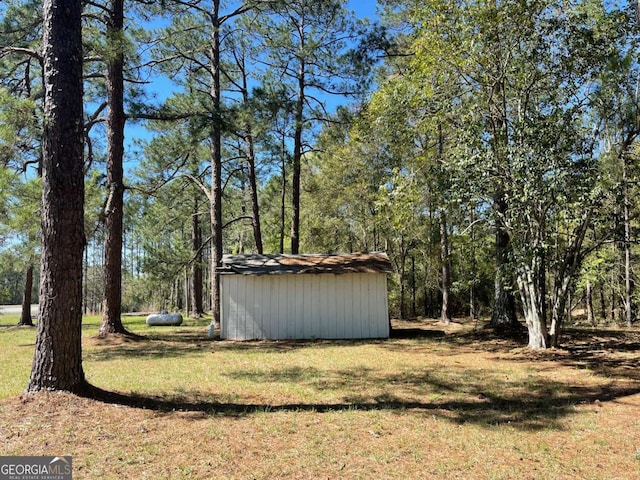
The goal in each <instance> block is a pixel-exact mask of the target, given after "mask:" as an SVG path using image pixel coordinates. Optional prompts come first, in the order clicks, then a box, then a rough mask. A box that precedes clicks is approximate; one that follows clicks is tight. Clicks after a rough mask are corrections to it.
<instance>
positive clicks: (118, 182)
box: [99, 0, 128, 337]
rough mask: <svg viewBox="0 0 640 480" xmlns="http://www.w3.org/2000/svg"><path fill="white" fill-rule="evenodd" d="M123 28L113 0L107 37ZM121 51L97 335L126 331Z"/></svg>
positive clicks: (110, 134) (110, 86) (111, 82)
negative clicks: (100, 314) (102, 284)
mask: <svg viewBox="0 0 640 480" xmlns="http://www.w3.org/2000/svg"><path fill="white" fill-rule="evenodd" d="M123 29H124V0H112V1H111V8H110V11H109V19H108V38H115V39H116V41H117V39H118V38H120V35H122V33H123ZM123 70H124V54H123V52H122V47H120V46H118V45H116V46H115V51H114V52H112V56H111V57H110V58H109V60H108V62H107V95H108V105H109V113H108V114H107V188H108V190H109V197H108V200H107V204H106V207H105V212H104V213H105V239H104V296H103V300H102V302H103V308H102V324H101V325H100V331H99V336H101V337H105V336H107V335H109V334H111V333H128V332H127V330H126V329H125V328H124V325H122V316H121V314H122V223H123V216H124V173H123V158H124V124H125V114H124V73H123Z"/></svg>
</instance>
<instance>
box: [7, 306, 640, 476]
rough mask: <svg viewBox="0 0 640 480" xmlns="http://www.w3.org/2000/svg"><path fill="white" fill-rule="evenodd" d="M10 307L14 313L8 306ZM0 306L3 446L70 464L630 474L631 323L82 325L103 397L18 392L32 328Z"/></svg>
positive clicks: (638, 462) (209, 471) (633, 407)
mask: <svg viewBox="0 0 640 480" xmlns="http://www.w3.org/2000/svg"><path fill="white" fill-rule="evenodd" d="M16 321H17V319H16ZM12 323H14V322H12V321H7V319H6V318H5V317H0V361H1V365H2V370H1V371H0V375H1V382H0V399H1V400H0V441H1V443H0V445H1V451H0V454H3V455H18V454H20V455H72V456H73V461H74V478H78V479H83V478H95V479H119V478H140V479H142V478H149V479H158V478H171V479H209V478H220V479H250V478H291V479H294V478H330V479H334V478H336V479H337V478H349V479H359V478H363V479H365V478H366V479H371V478H376V479H392V478H397V479H407V478H412V479H414V478H415V479H420V478H425V479H427V478H428V479H432V478H435V479H439V478H442V479H445V478H446V479H455V478H460V479H516V478H517V479H547V478H554V479H575V478H581V479H608V480H613V479H631V478H638V477H640V370H639V369H638V368H637V365H638V364H639V360H640V333H639V332H637V331H626V330H572V331H569V332H568V333H567V336H566V338H565V345H566V346H565V347H564V348H563V349H553V350H550V351H547V352H530V351H528V350H527V349H526V348H523V345H521V344H518V343H515V342H513V341H508V340H501V339H496V338H494V337H492V336H491V334H490V333H489V332H487V331H484V330H474V325H473V324H472V323H454V324H452V325H449V326H447V327H445V326H443V325H440V324H439V323H437V322H435V321H430V320H423V321H418V322H411V323H409V322H396V323H395V325H394V326H395V327H396V328H397V329H398V330H399V335H398V336H397V337H396V338H393V339H390V340H372V341H309V342H242V343H241V342H222V341H214V340H210V339H209V338H207V325H208V321H207V320H188V321H187V322H186V324H185V325H184V326H181V327H153V328H149V327H146V325H144V320H143V319H142V318H140V317H133V318H126V319H125V323H126V325H127V327H128V328H129V329H130V330H132V331H133V332H135V333H138V334H140V335H143V337H141V338H139V339H135V340H132V339H127V338H123V337H115V338H111V339H108V340H100V339H97V338H96V336H95V335H96V333H97V327H98V323H99V319H97V318H89V319H87V321H86V323H85V327H84V345H83V346H84V368H85V373H86V375H87V378H88V380H89V381H90V382H91V383H92V384H93V385H95V386H98V387H100V388H101V389H104V390H105V391H106V392H105V391H103V392H98V393H99V396H100V398H101V399H90V398H80V397H77V396H73V395H69V394H62V393H42V394H38V395H34V396H25V397H21V393H22V390H23V389H24V387H25V386H26V383H27V380H28V375H29V369H30V366H31V356H32V354H33V343H34V337H35V329H33V328H31V329H28V328H16V327H13V326H9V324H12Z"/></svg>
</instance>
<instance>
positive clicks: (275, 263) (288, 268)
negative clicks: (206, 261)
mask: <svg viewBox="0 0 640 480" xmlns="http://www.w3.org/2000/svg"><path fill="white" fill-rule="evenodd" d="M222 264H223V266H222V269H221V273H239V274H243V275H284V274H310V273H312V274H319V273H333V274H342V273H393V268H392V266H391V262H390V261H389V257H388V256H387V254H386V253H383V252H372V253H344V254H336V255H322V254H303V255H257V254H255V255H224V256H223V258H222Z"/></svg>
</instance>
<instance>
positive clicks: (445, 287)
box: [440, 211, 451, 324]
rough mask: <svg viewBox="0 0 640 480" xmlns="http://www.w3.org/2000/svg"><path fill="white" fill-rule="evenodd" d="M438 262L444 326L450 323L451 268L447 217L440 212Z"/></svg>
mask: <svg viewBox="0 0 640 480" xmlns="http://www.w3.org/2000/svg"><path fill="white" fill-rule="evenodd" d="M440 262H441V266H442V309H441V310H440V320H441V321H442V322H443V323H444V324H448V323H449V322H451V307H450V305H449V295H450V291H451V266H450V261H449V235H448V233H447V217H446V215H445V213H444V211H441V212H440Z"/></svg>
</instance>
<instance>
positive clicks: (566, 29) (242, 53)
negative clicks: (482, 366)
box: [0, 0, 640, 348]
mask: <svg viewBox="0 0 640 480" xmlns="http://www.w3.org/2000/svg"><path fill="white" fill-rule="evenodd" d="M41 13H42V4H41V2H40V1H39V0H8V1H5V2H4V3H3V4H2V5H0V15H1V18H0V72H2V74H1V75H0V165H1V168H0V209H1V211H2V215H1V216H0V224H1V225H0V303H20V302H25V304H28V303H31V301H37V291H38V265H39V263H40V260H39V257H40V249H39V240H40V221H39V218H40V216H41V215H40V197H41V188H40V181H41V179H40V174H41V164H42V141H41V139H42V137H43V131H44V130H45V128H46V125H45V124H44V116H43V66H42V61H43V52H42V49H41V42H42V35H43V32H42V18H41ZM82 15H83V16H82V36H83V48H84V51H83V65H84V66H83V78H84V82H83V83H84V102H83V103H84V119H85V120H84V121H85V123H84V140H85V141H84V165H85V207H84V209H85V211H84V225H85V228H84V231H85V239H86V248H85V250H84V252H85V254H84V265H83V279H84V280H83V287H82V288H83V299H84V302H83V303H84V308H85V310H86V311H93V312H101V313H102V315H103V327H102V332H103V333H105V334H106V333H108V332H110V331H121V330H123V327H122V325H121V321H120V319H119V317H120V313H121V312H122V311H140V310H149V309H154V310H155V309H160V308H177V309H184V310H186V311H188V312H189V313H190V314H191V315H195V316H201V315H204V314H209V313H211V314H212V315H213V319H214V321H216V320H217V319H218V318H219V310H217V309H219V286H218V283H217V276H216V275H215V267H216V265H219V264H220V261H221V257H222V254H223V253H252V252H257V253H278V252H282V253H318V252H320V253H331V252H358V251H379V250H384V251H386V252H388V254H389V256H390V258H391V259H392V261H393V263H394V266H395V270H396V274H395V275H393V276H392V277H391V279H390V307H391V309H392V312H391V314H392V315H393V316H394V317H404V318H408V317H414V316H420V315H425V316H432V317H441V318H442V320H443V321H450V320H451V319H452V318H453V317H454V316H472V317H474V318H478V317H483V318H489V317H490V318H491V324H492V325H493V327H495V328H496V329H497V330H499V331H501V332H506V333H509V332H513V331H517V330H518V329H519V328H521V325H526V327H527V330H528V334H529V346H530V347H531V348H545V347H547V346H550V345H555V344H557V342H558V341H559V334H560V332H561V328H562V324H563V322H564V321H565V320H566V318H567V316H568V314H569V312H570V311H571V310H572V309H573V308H574V307H576V306H577V305H580V306H581V307H583V308H584V309H585V314H586V321H588V322H589V323H593V324H595V323H598V322H611V323H618V324H626V325H629V326H631V325H632V324H633V323H634V322H635V321H636V316H637V310H638V306H639V305H640V298H638V290H637V289H636V288H635V283H636V275H637V274H636V271H635V270H636V267H637V265H638V250H637V243H638V229H637V214H638V208H639V205H638V202H637V201H636V199H637V197H638V182H637V174H638V167H637V163H638V162H637V155H638V152H637V146H636V140H637V137H638V134H639V133H640V120H639V119H640V117H639V115H638V109H639V95H640V76H639V75H638V73H639V69H638V53H639V52H640V50H639V44H638V41H639V39H640V37H639V33H640V29H639V28H640V26H639V24H638V18H637V12H636V4H635V3H630V2H626V1H613V0H612V1H609V0H604V1H602V0H600V1H595V0H580V1H577V2H576V1H572V2H569V1H564V0H527V1H520V0H518V1H516V0H504V1H492V2H484V1H472V0H469V1H467V0H463V1H453V0H420V1H418V0H384V1H379V2H378V17H377V18H376V20H375V21H370V20H366V19H358V18H356V17H355V15H354V14H353V12H350V11H349V9H348V5H347V2H345V1H342V0H289V1H277V0H246V1H245V2H231V1H230V2H223V1H221V0H164V1H151V2H150V1H145V0H127V1H124V0H104V1H102V0H94V1H87V2H85V3H84V7H83V14H82ZM141 129H144V131H145V132H147V133H146V134H145V135H143V136H141V137H140V138H139V139H138V140H137V141H136V142H135V143H134V142H131V141H128V139H126V137H125V135H128V134H129V133H131V134H132V133H133V132H140V131H141ZM23 321H24V322H28V319H25V318H23Z"/></svg>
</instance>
